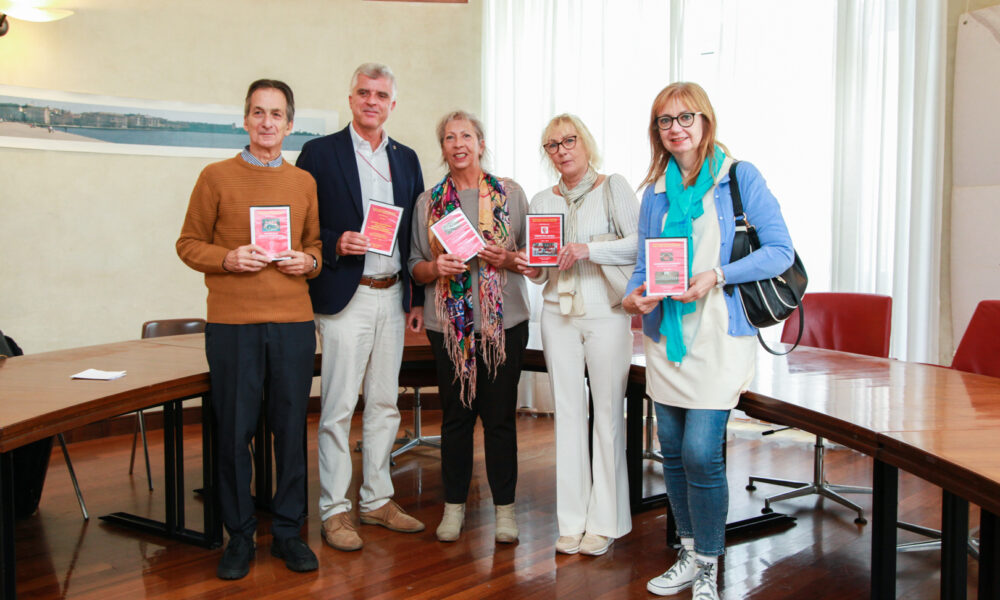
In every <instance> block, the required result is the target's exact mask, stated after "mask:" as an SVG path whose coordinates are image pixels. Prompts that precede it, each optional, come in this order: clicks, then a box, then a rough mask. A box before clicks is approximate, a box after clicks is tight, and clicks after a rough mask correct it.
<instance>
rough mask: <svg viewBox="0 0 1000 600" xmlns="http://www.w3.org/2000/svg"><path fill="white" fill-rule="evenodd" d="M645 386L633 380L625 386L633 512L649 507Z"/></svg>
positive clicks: (627, 464) (627, 446)
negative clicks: (644, 470) (644, 465)
mask: <svg viewBox="0 0 1000 600" xmlns="http://www.w3.org/2000/svg"><path fill="white" fill-rule="evenodd" d="M644 395H645V386H641V385H636V384H634V383H632V382H629V383H628V384H626V387H625V465H626V470H627V471H628V495H629V505H630V506H631V507H632V512H639V511H641V510H644V509H645V508H648V507H647V506H643V498H642V399H643V396H644Z"/></svg>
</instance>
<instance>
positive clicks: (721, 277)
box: [712, 267, 726, 288]
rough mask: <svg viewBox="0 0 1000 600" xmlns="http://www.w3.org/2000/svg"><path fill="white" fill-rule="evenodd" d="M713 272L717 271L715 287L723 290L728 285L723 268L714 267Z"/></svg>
mask: <svg viewBox="0 0 1000 600" xmlns="http://www.w3.org/2000/svg"><path fill="white" fill-rule="evenodd" d="M712 270H713V271H715V287H717V288H721V287H722V286H724V285H726V275H725V273H723V272H722V267H713V268H712Z"/></svg>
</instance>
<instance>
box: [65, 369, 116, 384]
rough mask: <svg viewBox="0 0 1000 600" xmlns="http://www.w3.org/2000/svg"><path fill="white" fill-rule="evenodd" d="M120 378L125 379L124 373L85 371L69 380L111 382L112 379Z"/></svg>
mask: <svg viewBox="0 0 1000 600" xmlns="http://www.w3.org/2000/svg"><path fill="white" fill-rule="evenodd" d="M120 377H125V371H101V370H98V369H87V370H85V371H80V372H79V373H77V374H76V375H73V376H71V377H70V379H98V380H100V381H111V380H112V379H118V378H120Z"/></svg>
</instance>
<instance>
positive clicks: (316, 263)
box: [312, 256, 319, 271]
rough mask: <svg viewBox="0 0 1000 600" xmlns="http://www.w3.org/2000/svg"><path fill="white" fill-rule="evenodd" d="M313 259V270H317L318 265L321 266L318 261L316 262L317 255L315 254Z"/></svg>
mask: <svg viewBox="0 0 1000 600" xmlns="http://www.w3.org/2000/svg"><path fill="white" fill-rule="evenodd" d="M312 259H313V268H312V270H313V271H315V270H316V267H318V266H319V263H318V262H316V257H315V256H314V257H312Z"/></svg>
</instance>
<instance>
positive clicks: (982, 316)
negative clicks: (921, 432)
mask: <svg viewBox="0 0 1000 600" xmlns="http://www.w3.org/2000/svg"><path fill="white" fill-rule="evenodd" d="M998 331H1000V300H983V301H981V302H980V303H979V304H978V305H977V306H976V312H974V313H972V319H970V320H969V326H968V327H966V328H965V334H964V335H963V336H962V341H960V342H959V343H958V349H957V350H956V351H955V357H954V358H953V359H952V360H951V368H952V369H956V370H959V371H966V372H968V373H978V374H979V375H989V376H991V377H1000V336H998V335H997V332H998ZM896 525H897V526H898V527H899V528H900V529H905V530H906V531H912V532H913V533H919V534H920V535H924V536H927V537H929V538H932V539H931V540H929V541H924V542H906V543H902V544H899V545H897V546H896V549H897V550H899V551H900V552H914V551H918V550H934V549H937V548H940V547H941V532H940V531H939V530H937V529H931V528H929V527H922V526H920V525H914V524H912V523H904V522H902V521H899V522H897V523H896ZM969 554H971V555H972V556H973V557H974V558H977V559H978V558H979V540H978V539H976V538H975V537H973V536H972V535H970V536H969Z"/></svg>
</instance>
